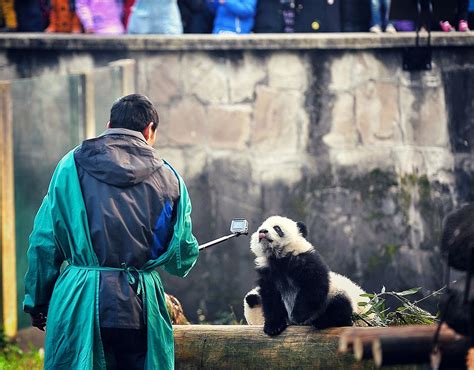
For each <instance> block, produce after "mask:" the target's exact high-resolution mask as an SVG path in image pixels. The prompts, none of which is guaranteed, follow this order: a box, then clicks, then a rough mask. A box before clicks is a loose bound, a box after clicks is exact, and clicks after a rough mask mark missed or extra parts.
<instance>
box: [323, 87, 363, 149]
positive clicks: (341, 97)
mask: <svg viewBox="0 0 474 370" xmlns="http://www.w3.org/2000/svg"><path fill="white" fill-rule="evenodd" d="M354 104H355V98H354V96H352V94H349V93H340V94H338V95H336V96H335V97H334V98H333V99H331V103H330V106H327V107H326V109H328V110H329V111H330V112H331V115H330V120H331V126H330V127H331V128H330V131H329V133H327V134H326V135H325V136H324V137H323V142H324V143H325V144H326V145H328V146H329V147H331V148H347V147H355V146H356V145H357V144H358V141H359V138H358V133H357V128H356V122H355V117H354Z"/></svg>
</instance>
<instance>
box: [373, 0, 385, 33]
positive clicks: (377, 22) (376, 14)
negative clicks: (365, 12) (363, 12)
mask: <svg viewBox="0 0 474 370" xmlns="http://www.w3.org/2000/svg"><path fill="white" fill-rule="evenodd" d="M370 12H371V15H372V20H371V27H370V32H375V33H378V32H381V31H382V19H381V14H380V0H370Z"/></svg>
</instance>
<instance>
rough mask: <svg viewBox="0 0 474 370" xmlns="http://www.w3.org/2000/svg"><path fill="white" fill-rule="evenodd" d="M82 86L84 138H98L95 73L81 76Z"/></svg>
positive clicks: (85, 73) (86, 73)
mask: <svg viewBox="0 0 474 370" xmlns="http://www.w3.org/2000/svg"><path fill="white" fill-rule="evenodd" d="M80 84H81V85H82V89H81V91H82V96H81V98H82V104H81V105H82V108H83V114H82V117H83V119H84V137H83V139H90V138H93V137H95V136H96V132H95V131H96V128H95V97H94V88H95V87H94V75H93V72H83V73H81V74H80Z"/></svg>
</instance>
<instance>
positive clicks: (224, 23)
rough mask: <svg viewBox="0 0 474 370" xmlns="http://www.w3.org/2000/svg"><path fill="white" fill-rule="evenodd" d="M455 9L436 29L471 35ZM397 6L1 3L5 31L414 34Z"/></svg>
mask: <svg viewBox="0 0 474 370" xmlns="http://www.w3.org/2000/svg"><path fill="white" fill-rule="evenodd" d="M397 1H401V0H393V2H394V3H396V2H397ZM425 1H426V0H425ZM422 2H423V1H422ZM449 4H450V5H449V6H450V7H451V9H448V10H449V11H448V12H446V16H445V17H444V18H443V19H441V20H437V21H436V22H435V23H434V24H430V25H429V26H430V28H431V29H434V30H441V31H445V32H452V31H459V32H467V31H469V26H468V23H469V17H472V15H473V12H474V0H449ZM393 5H396V4H391V1H390V0H0V27H1V31H2V32H43V31H44V32H66V33H94V34H123V33H130V34H181V33H215V34H226V33H231V34H247V33H252V32H254V33H283V32H365V31H370V32H374V33H379V32H389V33H394V32H397V31H412V30H414V28H415V25H414V21H413V17H407V19H403V17H402V19H393V18H394V17H392V16H391V13H390V11H391V9H393ZM448 13H449V14H448ZM425 26H426V25H425Z"/></svg>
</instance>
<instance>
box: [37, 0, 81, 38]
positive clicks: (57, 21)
mask: <svg viewBox="0 0 474 370" xmlns="http://www.w3.org/2000/svg"><path fill="white" fill-rule="evenodd" d="M50 6H51V8H50V11H49V26H48V28H46V30H45V32H66V33H81V32H82V27H81V22H80V21H79V18H78V17H77V15H76V12H75V9H74V3H73V2H70V0H51V5H50Z"/></svg>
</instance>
